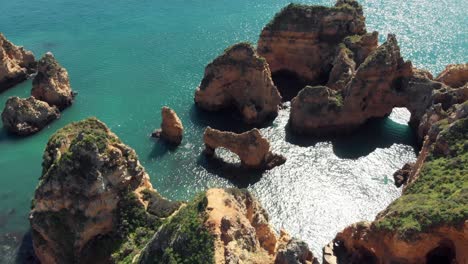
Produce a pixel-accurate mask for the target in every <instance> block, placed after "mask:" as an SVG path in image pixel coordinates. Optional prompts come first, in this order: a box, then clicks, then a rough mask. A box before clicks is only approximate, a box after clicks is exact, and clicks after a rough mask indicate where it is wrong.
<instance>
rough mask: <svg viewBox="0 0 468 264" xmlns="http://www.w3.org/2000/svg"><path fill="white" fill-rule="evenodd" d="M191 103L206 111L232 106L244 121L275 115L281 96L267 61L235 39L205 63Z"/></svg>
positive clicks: (250, 46) (248, 45) (257, 122)
mask: <svg viewBox="0 0 468 264" xmlns="http://www.w3.org/2000/svg"><path fill="white" fill-rule="evenodd" d="M195 103H196V105H197V106H199V107H200V108H202V109H205V110H208V111H219V110H228V109H234V110H235V111H236V112H237V113H238V114H239V115H240V116H241V119H242V120H243V121H244V122H245V123H248V124H261V123H264V122H266V121H268V120H269V119H271V118H273V117H276V116H277V115H278V111H279V106H280V104H281V96H280V94H279V92H278V90H277V88H276V86H275V84H274V83H273V80H272V79H271V72H270V68H269V67H268V63H267V62H266V60H265V59H264V58H262V57H260V56H259V55H258V54H257V52H256V50H255V48H254V47H252V45H250V44H248V43H238V44H235V45H233V46H232V47H230V48H228V49H226V50H225V52H224V53H223V54H222V55H221V56H219V57H218V58H216V59H215V60H214V61H213V62H211V63H210V64H208V66H206V68H205V75H204V77H203V80H202V81H201V83H200V86H199V87H198V88H197V90H196V92H195Z"/></svg>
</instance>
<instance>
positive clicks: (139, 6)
mask: <svg viewBox="0 0 468 264" xmlns="http://www.w3.org/2000/svg"><path fill="white" fill-rule="evenodd" d="M287 2H288V1H283V0H281V1H272V0H257V1H247V0H236V1H228V0H219V1H207V0H204V1H202V0H183V1H182V0H172V1H160V0H152V1H149V0H137V1H128V0H115V1H108V0H104V1H86V0H85V1H76V0H60V1H59V0H37V1H26V0H14V1H13V0H0V9H1V13H2V15H1V16H0V32H3V33H5V35H6V36H7V37H8V38H9V39H11V40H12V41H14V42H15V43H17V44H21V45H24V46H26V47H27V48H28V49H31V50H32V51H34V52H35V54H36V55H42V54H43V53H44V52H46V51H48V50H51V51H53V53H54V54H55V55H56V57H57V58H58V60H59V61H60V62H61V63H62V64H63V65H64V66H65V67H66V68H67V69H68V71H69V74H70V76H71V82H72V86H73V88H74V89H75V90H76V91H78V93H79V94H78V97H77V98H76V103H75V105H74V106H73V107H71V108H70V109H68V110H66V111H65V112H64V113H63V116H62V118H61V119H60V120H59V121H57V122H55V123H53V124H52V125H51V126H50V127H49V128H47V129H45V130H44V131H42V132H41V133H39V134H37V135H34V136H31V137H29V138H25V139H18V138H15V137H12V136H9V135H7V134H6V133H5V131H4V130H3V129H2V130H0V198H1V199H0V232H1V233H2V236H1V237H0V242H1V241H4V240H8V241H14V239H11V237H20V235H21V234H22V233H23V232H24V231H26V230H27V228H28V222H27V214H28V210H29V204H30V198H31V197H32V195H33V192H34V188H35V186H36V185H37V180H38V177H39V176H40V172H41V156H42V152H43V150H44V147H45V144H46V142H47V139H48V138H49V137H50V135H51V134H52V133H53V132H54V131H56V130H57V129H59V128H60V127H62V126H64V125H65V124H67V123H69V122H71V121H77V120H80V119H83V118H85V117H88V116H97V117H98V118H99V119H101V120H103V121H104V122H106V123H107V124H108V125H109V127H110V128H111V129H112V130H113V131H114V132H116V133H117V134H118V135H119V136H120V137H121V139H122V140H123V141H124V142H126V143H127V144H129V145H130V146H132V147H133V148H135V150H136V151H137V153H138V155H139V157H140V159H141V162H142V164H143V165H144V166H145V168H146V169H147V170H148V172H149V173H150V175H151V177H152V182H153V184H154V186H155V187H156V188H157V189H158V190H159V191H160V192H161V193H162V194H163V195H165V196H167V197H170V198H172V199H190V198H191V197H192V196H193V195H194V194H195V193H196V192H198V191H202V190H205V189H206V188H209V187H226V186H240V187H247V188H249V189H250V190H252V191H253V192H254V193H255V194H256V195H257V196H258V198H259V199H260V201H261V202H262V204H263V205H264V206H265V208H266V209H267V211H268V212H269V214H270V216H271V222H272V223H273V225H274V226H275V227H276V228H278V229H279V228H282V227H284V228H285V229H287V230H288V231H289V232H290V233H291V234H293V235H295V236H298V237H300V238H302V239H304V240H306V241H307V242H308V243H309V244H310V245H311V247H312V248H313V251H314V253H315V254H317V255H319V254H320V253H321V247H322V246H323V245H324V244H326V243H327V242H328V241H329V240H330V239H332V238H333V237H334V234H335V233H336V232H338V231H339V230H340V229H342V228H343V227H345V226H346V225H348V224H351V223H353V222H356V221H359V220H371V219H373V218H374V217H375V215H376V213H378V212H379V211H380V210H382V209H383V208H385V207H386V205H388V204H389V203H390V202H391V201H392V200H394V199H395V198H397V197H398V196H399V194H400V191H399V190H398V189H397V188H395V187H394V185H393V180H392V177H391V175H392V173H393V172H394V171H395V170H396V169H398V168H399V167H401V166H402V165H403V164H404V163H405V162H408V161H412V160H414V159H415V150H414V147H413V146H414V145H415V142H414V139H413V137H412V133H411V131H410V129H409V128H408V126H407V125H406V121H407V120H408V114H407V112H405V111H404V110H401V109H399V110H398V111H395V112H394V113H393V114H392V116H390V118H386V119H380V120H373V121H372V122H370V123H368V124H366V125H365V126H364V127H363V128H362V129H360V130H359V131H357V132H356V133H355V134H354V135H352V136H349V137H345V138H338V139H330V140H325V141H319V140H316V139H310V138H309V139H304V138H296V137H294V136H292V135H291V134H290V133H289V132H288V131H287V129H285V126H286V123H287V119H288V114H289V112H288V111H289V110H288V109H287V108H286V109H284V110H282V111H281V113H280V115H279V117H278V118H277V119H276V120H275V121H274V122H273V124H272V125H271V126H270V127H268V128H263V129H262V133H263V134H264V135H265V136H267V137H268V138H269V139H270V140H271V141H272V146H273V149H274V150H275V151H276V152H279V153H281V154H283V155H285V156H286V157H287V159H288V160H287V162H286V164H284V165H283V166H280V167H277V168H275V169H273V170H271V171H268V172H265V173H263V174H259V173H254V172H250V173H247V172H245V171H242V170H240V169H238V168H237V167H236V166H235V164H234V165H229V166H226V165H225V164H224V165H223V163H222V162H220V161H218V162H209V161H207V160H205V159H204V157H202V156H201V155H200V153H201V151H202V149H203V144H202V141H201V138H202V133H203V129H204V127H205V126H206V125H211V126H213V127H217V128H223V129H235V130H237V131H242V130H244V129H245V128H243V127H242V126H240V125H238V124H236V122H227V120H229V119H228V118H229V116H228V117H226V116H224V117H220V116H219V115H210V114H206V113H202V112H199V111H197V109H196V108H194V107H193V92H194V90H195V87H196V86H197V85H198V83H199V82H200V80H201V78H202V75H203V70H204V66H205V65H206V64H207V63H208V62H209V61H210V60H212V59H213V58H214V57H215V56H216V55H217V54H219V53H220V52H222V51H223V50H224V49H225V48H226V47H227V46H229V45H231V44H233V43H235V42H238V41H251V42H254V43H255V42H256V40H257V37H258V34H259V32H260V30H261V28H262V26H263V25H264V24H266V23H267V21H268V20H269V19H270V18H271V17H272V16H273V15H274V13H275V12H277V11H278V10H279V9H280V8H281V7H282V6H284V5H286V4H287ZM303 2H305V3H317V4H324V5H332V4H333V1H323V0H322V1H303ZM361 3H362V4H363V5H364V10H365V14H366V16H367V25H368V30H370V31H371V30H377V31H379V32H380V34H381V37H380V39H381V41H383V40H384V39H385V36H386V34H387V33H396V34H397V38H398V40H399V41H400V44H401V49H402V53H403V54H404V56H405V57H406V58H407V59H411V60H412V61H413V63H414V65H416V66H418V67H423V68H427V69H429V70H430V71H431V72H432V73H434V74H437V73H438V72H440V71H441V70H442V69H443V68H444V66H445V65H446V64H448V63H460V62H466V61H468V57H467V56H468V55H467V54H468V33H467V28H468V27H467V25H468V18H467V16H466V14H467V13H468V7H467V6H468V5H466V1H464V0H452V1H447V0H445V1H429V0H414V1H397V0H386V1H384V0H368V1H361ZM30 89H31V82H25V83H23V84H21V85H18V86H17V87H15V88H13V89H10V90H9V91H7V92H4V93H2V94H0V108H3V105H4V103H5V101H6V99H7V98H8V97H9V96H23V97H24V96H27V95H28V94H29V90H30ZM163 105H169V106H170V107H172V108H174V109H175V110H176V111H177V113H178V114H179V116H180V117H181V119H182V121H183V123H184V126H185V128H186V130H185V138H184V141H183V143H182V145H181V146H180V147H179V148H177V149H170V148H167V146H165V145H164V144H160V143H157V142H155V141H153V140H151V139H150V138H149V137H148V135H149V134H150V132H151V131H152V130H153V129H154V128H156V127H158V126H159V124H160V122H161V118H160V113H159V110H160V108H161V107H162V106H163ZM219 154H220V156H221V157H223V158H224V159H226V160H233V161H235V159H234V157H232V155H231V154H229V153H226V152H222V151H221V152H220V153H219ZM221 165H223V166H221ZM6 233H8V234H10V236H9V237H6V238H5V236H4V234H6ZM0 252H2V251H1V250H0ZM6 252H8V251H6ZM2 258H3V259H5V260H6V258H7V257H6V256H3V257H2Z"/></svg>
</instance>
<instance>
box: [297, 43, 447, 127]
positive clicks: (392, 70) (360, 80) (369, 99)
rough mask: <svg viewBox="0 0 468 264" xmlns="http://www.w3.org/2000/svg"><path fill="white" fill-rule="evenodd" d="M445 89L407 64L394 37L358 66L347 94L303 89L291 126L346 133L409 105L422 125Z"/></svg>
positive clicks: (348, 86) (413, 120)
mask: <svg viewBox="0 0 468 264" xmlns="http://www.w3.org/2000/svg"><path fill="white" fill-rule="evenodd" d="M341 54H343V55H342V56H345V55H344V53H343V52H342V53H341ZM337 58H338V59H339V58H340V56H338V57H337ZM343 61H344V60H343ZM337 65H339V64H337ZM345 65H346V64H345ZM348 65H349V64H348ZM340 68H345V69H346V67H340ZM349 68H352V67H348V69H349ZM332 73H333V74H332V76H340V75H339V74H335V73H334V72H332ZM346 76H349V74H347V75H346ZM336 79H338V80H340V79H343V78H336ZM344 79H349V77H347V78H344ZM335 83H336V82H335ZM342 85H343V82H342V83H341V84H340V86H341V87H342ZM440 87H441V84H440V83H437V82H434V81H432V80H430V79H429V78H428V76H427V75H425V72H422V71H420V70H417V69H413V68H412V66H411V62H405V61H404V60H403V58H402V57H401V54H400V49H399V47H398V44H397V41H396V38H395V36H394V35H389V36H388V39H387V41H386V42H385V43H384V44H382V45H381V46H380V47H378V48H377V49H376V50H374V51H373V52H371V53H370V55H369V56H368V57H367V58H366V59H365V61H364V62H363V63H362V64H361V65H360V66H359V67H358V68H357V70H356V72H355V74H354V75H352V78H351V79H350V80H349V82H348V83H347V84H346V85H345V87H344V88H339V89H337V90H341V91H338V92H333V91H331V90H330V89H329V88H327V87H319V88H318V89H317V88H316V89H311V88H310V87H309V88H307V89H304V91H301V92H300V93H299V94H298V96H297V97H296V98H294V99H293V101H292V103H291V115H290V124H291V125H292V129H293V131H295V132H297V133H302V134H323V133H344V132H348V131H350V130H352V129H354V128H356V127H357V126H359V125H361V124H363V123H364V122H365V121H367V120H368V119H370V118H373V117H383V116H385V115H388V114H390V112H391V111H392V109H393V108H394V107H407V108H408V109H409V110H410V112H411V113H412V117H411V118H412V122H413V123H415V124H416V126H417V124H419V120H420V119H421V118H422V116H423V115H424V113H425V111H426V109H427V108H428V107H429V106H430V105H431V103H432V92H433V91H434V90H435V89H440Z"/></svg>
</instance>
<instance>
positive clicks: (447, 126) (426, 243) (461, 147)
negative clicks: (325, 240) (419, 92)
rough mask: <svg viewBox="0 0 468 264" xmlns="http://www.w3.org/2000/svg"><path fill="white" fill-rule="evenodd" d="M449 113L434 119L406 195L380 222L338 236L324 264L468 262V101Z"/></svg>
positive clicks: (326, 252)
mask: <svg viewBox="0 0 468 264" xmlns="http://www.w3.org/2000/svg"><path fill="white" fill-rule="evenodd" d="M439 107H440V105H439ZM442 111H443V110H442ZM431 115H434V112H433V113H431ZM444 115H445V117H442V118H440V119H438V120H436V119H435V118H432V121H433V123H432V125H431V126H430V128H429V131H428V132H427V135H426V136H425V140H424V144H423V147H422V149H421V151H420V153H419V156H418V159H417V161H416V162H415V164H413V165H411V166H407V168H406V169H407V170H408V171H407V172H406V174H407V179H405V183H406V186H405V187H404V189H403V194H402V196H401V197H400V198H398V199H397V200H396V201H394V202H393V203H392V204H390V205H389V206H388V207H387V208H386V209H385V210H384V211H382V212H381V213H379V214H378V215H377V217H376V219H375V221H373V222H371V223H358V224H355V225H351V226H350V227H347V228H346V229H345V230H343V231H342V232H340V233H338V235H337V236H336V238H335V239H334V241H333V242H332V243H331V244H329V245H328V246H327V247H325V248H324V263H341V262H340V261H345V262H348V263H362V262H363V261H367V262H366V263H395V262H398V263H409V264H412V263H415V264H416V263H467V262H468V254H467V250H466V249H467V248H468V244H467V241H468V222H467V220H466V219H468V211H467V208H466V197H467V194H468V186H467V185H466V183H467V182H468V171H467V168H466V164H467V162H468V152H467V146H468V102H465V103H462V104H457V105H454V106H452V107H451V108H450V109H449V110H448V111H446V112H445V111H444Z"/></svg>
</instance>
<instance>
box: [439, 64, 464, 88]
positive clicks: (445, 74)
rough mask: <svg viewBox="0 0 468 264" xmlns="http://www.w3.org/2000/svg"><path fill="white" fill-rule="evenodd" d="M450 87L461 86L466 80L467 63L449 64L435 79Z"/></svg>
mask: <svg viewBox="0 0 468 264" xmlns="http://www.w3.org/2000/svg"><path fill="white" fill-rule="evenodd" d="M435 80H436V81H438V82H442V83H444V84H446V85H448V86H450V87H453V88H458V87H462V86H463V85H465V84H466V83H467V82H468V63H465V64H450V65H447V67H445V69H444V70H443V71H442V72H441V73H440V74H439V76H437V77H436V79H435Z"/></svg>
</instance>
